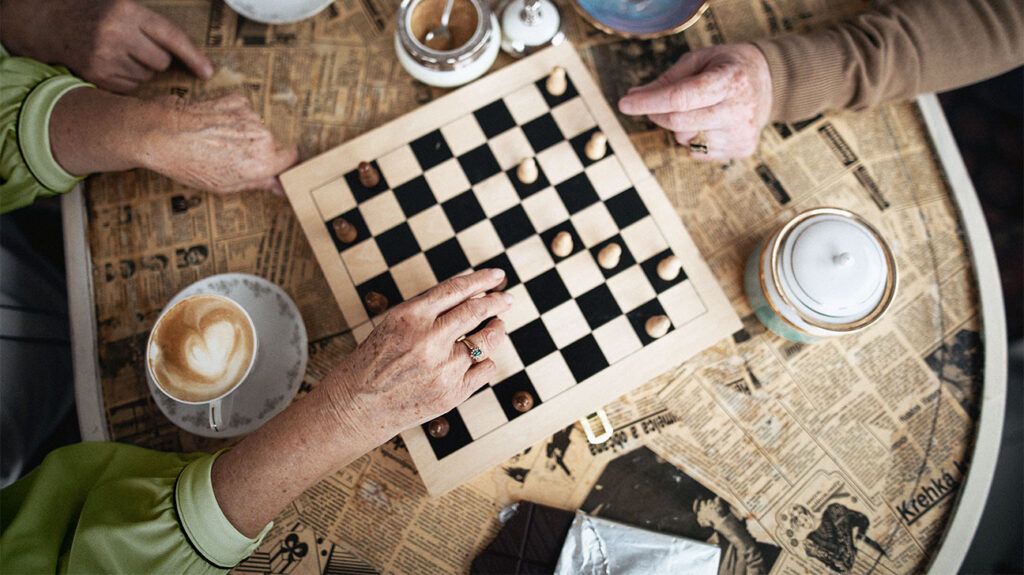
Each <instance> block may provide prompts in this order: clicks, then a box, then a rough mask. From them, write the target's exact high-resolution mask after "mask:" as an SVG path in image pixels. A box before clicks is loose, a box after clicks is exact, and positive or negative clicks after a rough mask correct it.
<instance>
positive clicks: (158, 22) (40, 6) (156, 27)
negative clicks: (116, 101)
mask: <svg viewBox="0 0 1024 575" xmlns="http://www.w3.org/2000/svg"><path fill="white" fill-rule="evenodd" d="M0 19H2V20H3V31H2V41H3V44H4V46H6V47H7V49H8V50H10V51H11V52H12V53H14V54H17V55H19V56H28V57H30V58H34V59H36V60H40V61H43V62H48V63H51V64H63V65H65V66H67V67H68V68H70V69H71V71H72V72H74V73H75V74H77V75H79V76H81V77H82V78H84V79H86V80H88V81H90V82H93V83H94V84H96V85H97V86H99V87H101V88H104V89H107V90H111V91H114V92H130V91H132V90H134V89H136V88H137V87H138V86H139V84H141V83H143V82H146V81H147V80H149V79H150V78H152V77H153V74H154V73H156V72H160V71H163V70H166V69H167V67H168V66H170V65H171V59H172V57H177V58H178V59H180V60H181V61H182V62H184V63H185V65H186V66H188V67H189V69H191V70H192V72H193V73H195V74H196V75H197V76H199V77H200V78H203V79H206V78H209V77H210V76H212V75H213V65H212V64H211V63H210V61H209V60H208V59H207V58H206V56H205V55H204V54H203V53H202V51H200V50H199V49H198V48H197V47H196V46H195V44H193V43H192V41H191V40H190V39H189V37H188V36H187V35H186V34H185V32H184V31H182V30H181V28H179V27H178V26H177V25H175V24H174V23H173V22H171V21H170V20H168V19H167V18H165V17H163V16H161V15H160V14H157V13H156V12H153V11H152V10H149V9H148V8H144V7H143V6H141V5H139V4H137V3H136V2H134V1H133V0H42V1H38V0H4V2H3V4H2V7H0Z"/></svg>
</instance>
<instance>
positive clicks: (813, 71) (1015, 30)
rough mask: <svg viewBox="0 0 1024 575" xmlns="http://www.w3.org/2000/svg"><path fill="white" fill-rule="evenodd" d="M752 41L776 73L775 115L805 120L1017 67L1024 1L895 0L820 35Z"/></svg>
mask: <svg viewBox="0 0 1024 575" xmlns="http://www.w3.org/2000/svg"><path fill="white" fill-rule="evenodd" d="M755 44H756V45H757V47H758V48H760V49H761V51H762V52H763V53H764V55H765V58H766V59H767V60H768V67H769V69H770V70H771V74H772V85H773V86H774V88H773V103H772V120H775V121H794V120H801V119H805V118H809V117H811V116H814V115H815V114H818V113H820V112H823V111H826V110H839V109H847V108H848V109H854V110H860V109H864V108H869V107H871V106H875V105H877V104H879V103H881V102H886V101H889V100H906V99H910V98H913V97H914V96H916V95H918V94H920V93H922V92H932V91H939V90H946V89H950V88H955V87H958V86H963V85H965V84H970V83H972V82H977V81H979V80H983V79H985V78H990V77H992V76H995V75H997V74H1000V73H1002V72H1005V71H1007V70H1010V69H1013V68H1015V67H1017V66H1020V65H1021V64H1022V63H1024V0H896V1H894V2H892V3H890V4H888V5H886V6H884V7H882V8H880V9H878V10H875V11H871V12H867V13H864V14H861V15H859V16H857V17H855V18H853V19H851V20H848V21H845V22H842V23H840V24H837V25H835V26H832V27H830V28H828V29H824V30H821V31H819V32H813V33H810V34H798V35H792V36H785V37H781V38H772V39H765V40H761V41H758V42H755Z"/></svg>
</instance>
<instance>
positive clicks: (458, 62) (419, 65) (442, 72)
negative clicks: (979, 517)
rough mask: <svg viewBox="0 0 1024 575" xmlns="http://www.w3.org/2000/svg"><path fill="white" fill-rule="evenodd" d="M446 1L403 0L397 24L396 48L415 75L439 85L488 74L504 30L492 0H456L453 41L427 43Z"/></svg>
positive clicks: (449, 85) (449, 24)
mask: <svg viewBox="0 0 1024 575" xmlns="http://www.w3.org/2000/svg"><path fill="white" fill-rule="evenodd" d="M445 1H446V0H403V1H402V4H401V6H400V7H399V9H398V18H397V21H396V25H395V53H396V54H397V55H398V61H399V63H401V64H402V67H403V68H405V70H406V71H407V72H409V74H410V75H412V77H414V78H416V79H417V80H419V81H421V82H423V83H424V84H428V85H430V86H436V87H439V88H451V87H454V86H461V85H462V84H466V83H468V82H471V81H473V80H475V79H477V78H479V77H480V76H482V75H484V74H485V73H486V72H487V70H489V69H490V68H491V66H492V65H493V64H494V60H495V58H497V56H498V50H499V48H500V46H501V29H500V27H499V26H498V19H497V18H496V17H495V16H494V14H493V12H492V11H491V9H490V6H489V5H488V3H487V1H486V0H455V2H454V4H453V5H452V12H451V17H450V19H449V21H448V26H449V30H450V32H451V39H450V40H449V41H448V42H447V45H443V46H436V45H435V46H434V47H431V46H427V44H426V42H425V38H426V36H427V33H428V32H429V31H430V30H432V29H433V28H435V27H436V26H438V24H440V22H441V14H442V12H443V11H444V7H445Z"/></svg>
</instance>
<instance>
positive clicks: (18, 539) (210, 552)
mask: <svg viewBox="0 0 1024 575" xmlns="http://www.w3.org/2000/svg"><path fill="white" fill-rule="evenodd" d="M218 455H219V454H218ZM216 458H217V455H209V454H205V453H192V454H179V453H163V452H159V451H151V450H148V449H143V448H141V447H135V446H131V445H125V444H120V443H99V442H96V443H93V442H87V443H79V444H77V445H71V446H68V447H63V448H61V449H58V450H55V451H53V452H52V453H50V455H49V456H47V458H46V459H45V460H44V461H43V463H42V464H41V465H40V466H39V467H38V468H37V469H35V470H34V471H33V472H32V473H30V474H28V475H26V476H25V477H23V478H22V479H21V480H19V481H18V482H16V483H14V484H13V485H11V486H9V487H7V488H5V489H4V490H2V491H0V572H2V573H65V572H69V573H223V572H225V571H227V569H229V568H230V567H232V566H234V565H236V564H237V563H238V562H240V561H241V560H242V559H244V558H245V557H247V556H248V555H249V554H251V553H252V552H253V551H254V550H255V549H256V547H257V546H258V545H259V543H260V541H262V539H263V537H264V536H265V535H266V533H267V532H268V531H269V530H270V528H271V526H272V525H273V524H269V525H267V527H266V528H265V529H264V530H263V532H262V533H260V534H259V535H258V536H257V537H256V538H255V539H249V538H248V537H245V536H244V535H242V534H241V533H239V532H238V530H237V529H235V528H234V526H232V525H231V523H230V522H229V521H228V519H227V517H225V516H224V513H223V512H222V511H221V509H220V506H219V505H218V504H217V498H216V497H215V496H214V493H213V484H212V482H211V479H210V470H211V469H212V467H213V462H214V460H215V459H216Z"/></svg>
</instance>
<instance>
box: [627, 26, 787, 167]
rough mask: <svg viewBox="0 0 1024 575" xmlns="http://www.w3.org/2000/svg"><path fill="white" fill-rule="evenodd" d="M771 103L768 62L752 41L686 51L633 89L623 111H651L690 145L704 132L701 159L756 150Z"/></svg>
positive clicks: (697, 156)
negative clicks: (648, 81)
mask: <svg viewBox="0 0 1024 575" xmlns="http://www.w3.org/2000/svg"><path fill="white" fill-rule="evenodd" d="M771 108H772V79H771V74H770V72H769V70H768V63H767V61H766V60H765V58H764V55H763V54H762V53H761V51H760V50H758V49H757V47H755V46H753V45H752V44H727V45H723V46H712V47H709V48H703V49H701V50H697V51H696V52H689V53H687V54H684V55H683V57H682V58H680V59H679V61H678V62H676V64H675V65H673V66H672V67H671V68H669V69H668V70H666V71H665V73H663V74H662V75H661V76H660V77H658V79H656V80H654V81H653V82H651V83H650V84H647V85H644V86H640V87H636V88H633V89H632V90H630V92H629V93H628V94H627V95H626V96H625V97H623V98H622V99H621V100H619V110H620V111H622V113H624V114H629V115H633V116H637V115H646V116H647V117H648V118H650V120H651V121H652V122H654V123H655V124H657V125H659V126H661V127H663V128H665V129H667V130H670V131H672V132H674V133H675V137H676V141H678V142H679V143H680V144H683V145H687V144H689V143H690V142H691V140H694V139H695V138H698V136H700V140H702V141H703V143H704V144H706V145H707V148H708V152H707V153H706V154H702V153H697V152H693V153H692V154H691V155H692V156H693V157H694V158H695V159H699V160H716V161H723V160H729V159H733V158H744V157H747V156H749V155H751V154H753V153H754V151H755V150H757V143H758V140H759V139H760V135H761V129H762V128H763V127H764V126H765V124H767V123H768V119H769V115H770V114H771Z"/></svg>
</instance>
